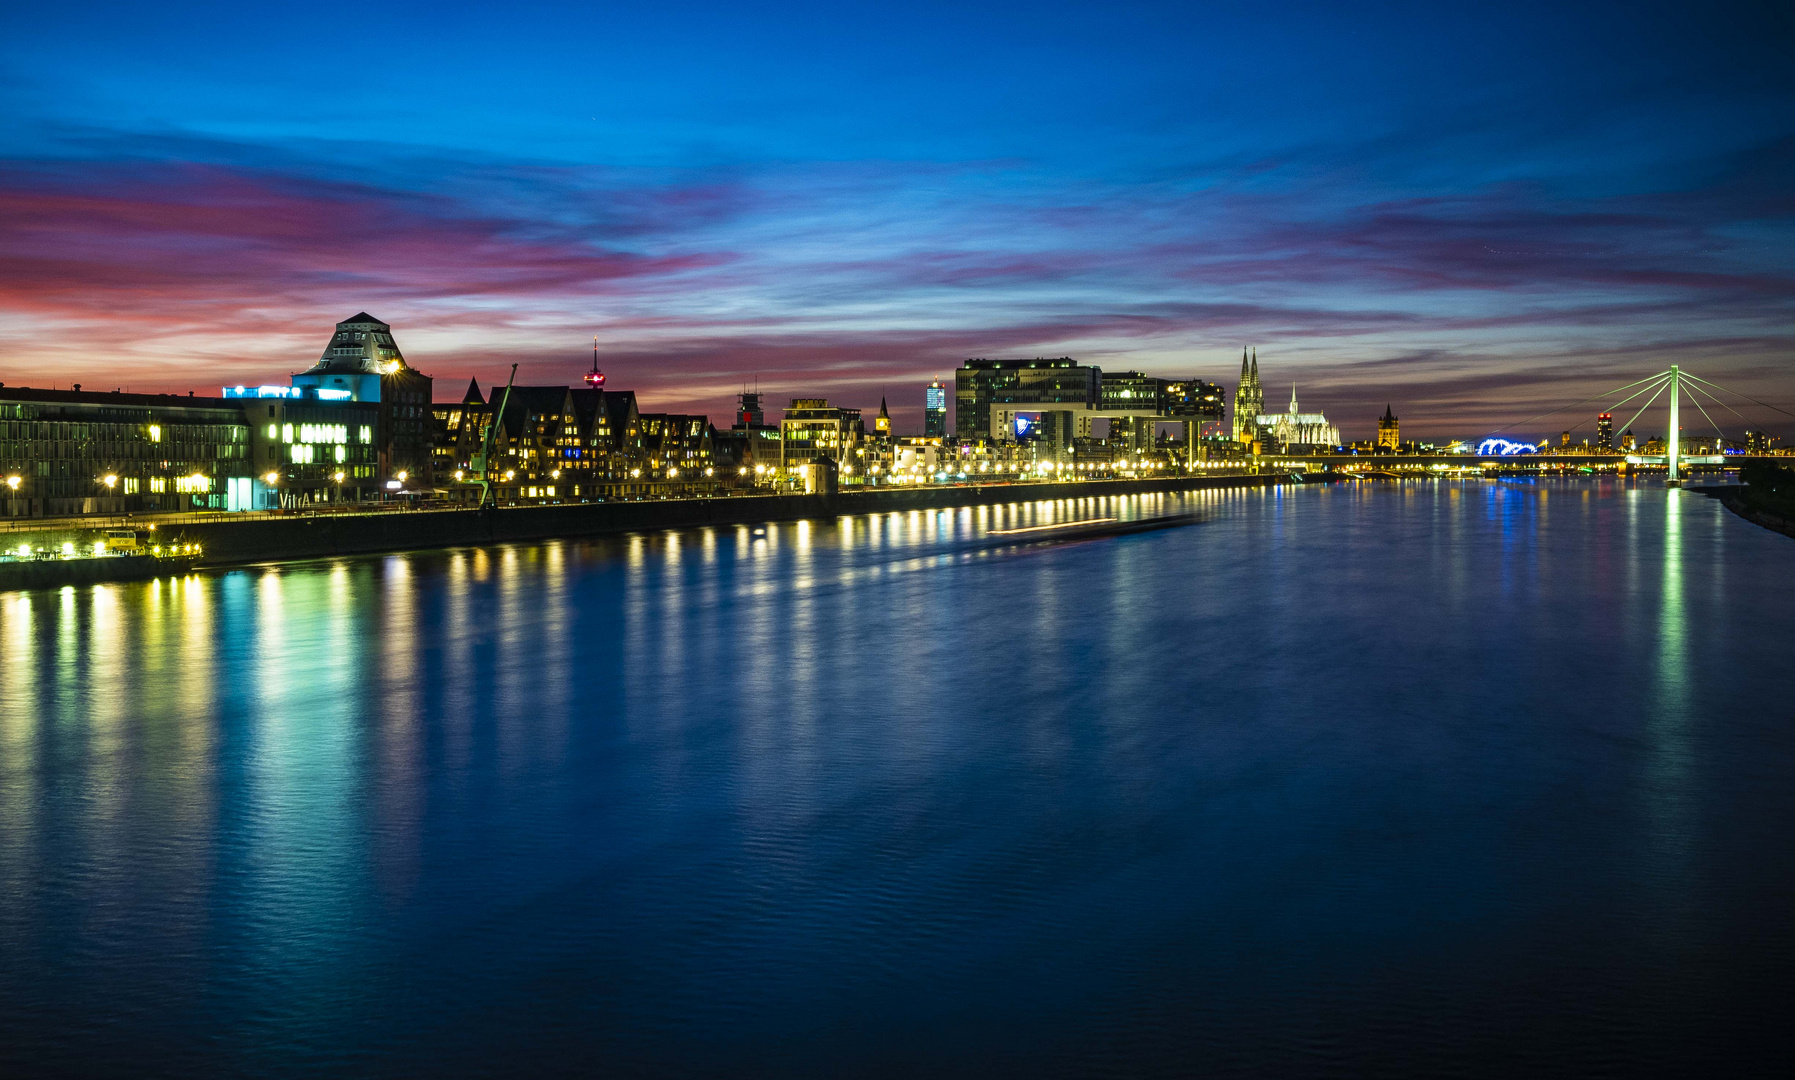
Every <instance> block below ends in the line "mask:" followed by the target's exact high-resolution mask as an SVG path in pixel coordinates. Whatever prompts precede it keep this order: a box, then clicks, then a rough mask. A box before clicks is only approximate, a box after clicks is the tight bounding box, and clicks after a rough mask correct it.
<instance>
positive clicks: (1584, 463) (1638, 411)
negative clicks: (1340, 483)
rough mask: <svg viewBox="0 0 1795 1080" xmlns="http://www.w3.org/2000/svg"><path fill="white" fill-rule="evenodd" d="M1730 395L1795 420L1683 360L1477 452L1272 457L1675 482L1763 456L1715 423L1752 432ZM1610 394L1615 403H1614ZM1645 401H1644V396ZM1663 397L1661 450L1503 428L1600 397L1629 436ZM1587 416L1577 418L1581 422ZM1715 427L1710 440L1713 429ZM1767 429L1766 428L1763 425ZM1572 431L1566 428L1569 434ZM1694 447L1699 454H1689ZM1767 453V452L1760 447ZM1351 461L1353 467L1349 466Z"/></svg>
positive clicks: (1619, 434)
mask: <svg viewBox="0 0 1795 1080" xmlns="http://www.w3.org/2000/svg"><path fill="white" fill-rule="evenodd" d="M1723 394H1724V395H1728V396H1730V397H1733V398H1735V399H1737V400H1739V401H1740V402H1742V403H1747V404H1748V407H1751V406H1755V407H1759V408H1763V409H1768V410H1770V411H1772V412H1775V413H1779V414H1781V415H1783V416H1789V417H1795V413H1792V412H1790V411H1788V410H1786V409H1783V408H1781V407H1779V406H1776V405H1772V404H1770V403H1769V402H1766V401H1760V400H1758V399H1757V398H1754V397H1751V396H1750V395H1748V394H1741V393H1739V392H1738V391H1736V390H1730V389H1728V388H1727V387H1724V386H1721V385H1720V384H1719V383H1716V382H1713V381H1711V380H1709V379H1705V378H1703V377H1701V376H1699V375H1696V374H1695V373H1693V372H1689V371H1684V370H1683V369H1682V367H1681V366H1680V365H1677V364H1672V365H1671V366H1670V367H1668V368H1666V369H1665V370H1663V371H1660V372H1657V373H1655V374H1652V375H1648V376H1646V377H1645V378H1643V379H1638V380H1635V381H1633V382H1630V383H1627V384H1626V385H1624V386H1618V387H1615V388H1614V389H1612V390H1609V391H1605V392H1604V393H1601V394H1598V395H1595V396H1593V397H1587V398H1583V399H1581V400H1578V401H1573V402H1570V403H1568V404H1566V405H1561V406H1559V407H1557V408H1554V409H1549V410H1547V411H1546V412H1543V413H1538V414H1536V415H1534V416H1530V417H1528V418H1527V419H1525V420H1520V421H1517V422H1515V423H1513V424H1507V425H1504V426H1503V427H1499V428H1497V429H1495V430H1494V431H1491V432H1490V433H1489V434H1488V435H1487V436H1486V437H1485V438H1484V439H1482V440H1481V441H1480V442H1479V444H1478V446H1477V448H1476V450H1475V451H1473V452H1471V453H1463V452H1460V453H1438V454H1400V453H1399V454H1385V453H1378V454H1370V455H1367V454H1354V455H1351V456H1350V457H1348V456H1345V455H1339V454H1317V453H1310V454H1300V453H1299V454H1283V455H1268V456H1270V457H1275V458H1285V459H1290V460H1295V459H1299V458H1300V459H1302V460H1306V461H1312V462H1316V463H1318V464H1320V463H1326V464H1328V465H1330V466H1332V467H1335V468H1341V467H1345V468H1349V469H1352V468H1356V469H1358V470H1361V471H1363V470H1371V471H1380V470H1383V469H1386V468H1411V469H1412V468H1460V469H1463V468H1496V469H1500V468H1515V469H1528V470H1550V469H1558V470H1564V471H1568V470H1572V469H1592V468H1617V467H1620V466H1623V465H1624V466H1628V467H1644V468H1651V469H1656V468H1658V467H1663V468H1664V469H1665V472H1666V480H1667V481H1668V482H1669V483H1672V484H1676V483H1681V482H1682V480H1683V479H1684V477H1685V475H1686V474H1687V472H1688V470H1689V469H1690V468H1692V467H1694V468H1707V467H1713V466H1721V465H1736V464H1738V463H1739V462H1740V461H1741V460H1743V459H1749V458H1751V457H1755V456H1760V454H1759V453H1753V452H1752V451H1753V449H1754V448H1753V447H1750V446H1748V445H1747V444H1746V440H1743V439H1739V438H1736V437H1732V436H1729V434H1728V433H1727V431H1726V429H1725V427H1723V426H1722V424H1721V423H1719V422H1718V421H1716V420H1715V418H1714V413H1713V412H1709V409H1708V407H1709V406H1710V405H1711V406H1713V407H1714V412H1718V413H1721V414H1722V415H1725V414H1727V413H1730V414H1731V415H1732V417H1733V418H1734V421H1735V427H1736V428H1738V429H1739V434H1748V433H1749V430H1750V429H1747V428H1745V425H1747V424H1749V423H1750V421H1749V420H1748V419H1747V418H1746V416H1745V414H1743V413H1741V412H1740V411H1739V410H1738V409H1737V408H1734V407H1733V405H1731V404H1729V403H1728V402H1727V401H1726V399H1725V398H1723V397H1722V396H1721V395H1723ZM1610 399H1612V400H1610ZM1641 399H1643V401H1642V400H1641ZM1660 400H1662V401H1664V403H1665V405H1666V407H1667V408H1668V411H1669V416H1668V423H1667V426H1666V434H1665V436H1664V438H1663V439H1662V440H1657V439H1653V440H1650V442H1651V443H1661V445H1662V450H1661V451H1660V450H1658V449H1657V448H1656V447H1653V448H1652V450H1650V451H1643V450H1641V449H1639V448H1637V447H1634V446H1624V447H1615V446H1612V445H1597V446H1587V445H1585V446H1582V447H1572V446H1569V445H1561V446H1559V447H1553V446H1551V445H1549V443H1546V442H1542V443H1540V444H1537V445H1535V444H1532V443H1526V442H1514V441H1510V440H1509V439H1506V438H1503V437H1502V433H1504V432H1512V431H1515V430H1517V429H1521V428H1524V427H1525V426H1526V425H1529V424H1532V423H1534V422H1535V421H1539V420H1543V419H1545V418H1546V417H1549V416H1554V415H1562V414H1565V413H1570V412H1572V411H1573V410H1584V411H1585V412H1586V413H1587V415H1588V416H1591V417H1594V416H1596V415H1597V413H1595V412H1588V406H1590V405H1591V404H1592V403H1595V402H1598V401H1599V402H1605V403H1606V404H1605V405H1603V406H1601V407H1600V408H1599V420H1598V428H1599V430H1600V431H1601V432H1602V437H1603V439H1604V440H1611V439H1614V438H1630V437H1631V433H1632V428H1633V425H1634V424H1635V423H1637V422H1638V421H1639V419H1640V417H1642V416H1643V415H1645V413H1646V411H1647V410H1649V409H1651V408H1652V407H1653V406H1654V405H1656V404H1657V403H1658V402H1659V401H1660ZM1635 403H1637V406H1636V407H1635V408H1634V409H1633V412H1632V414H1631V415H1630V416H1629V417H1628V419H1627V420H1626V422H1624V423H1622V424H1619V425H1615V424H1614V423H1613V416H1614V415H1615V414H1616V413H1617V412H1619V411H1620V410H1623V409H1626V408H1628V407H1630V406H1634V405H1635ZM1684 405H1691V406H1694V410H1695V412H1696V413H1699V414H1700V416H1701V418H1702V420H1703V421H1705V425H1704V426H1702V427H1700V428H1698V429H1697V430H1696V431H1695V432H1693V433H1691V432H1685V431H1684V429H1683V418H1684V411H1683V407H1684ZM1584 422H1587V421H1586V420H1582V421H1579V423H1578V424H1576V425H1573V426H1574V427H1575V426H1581V425H1582V423H1584ZM1710 430H1711V431H1712V433H1713V434H1712V437H1711V438H1710V437H1709V436H1708V434H1707V432H1708V431H1710ZM1760 430H1761V429H1760ZM1568 435H1569V433H1568V432H1566V437H1567V438H1568ZM1691 447H1694V448H1696V449H1697V451H1698V452H1696V453H1690V452H1689V450H1690V449H1691ZM1760 453H1761V452H1760ZM1349 462H1350V464H1348V463H1349Z"/></svg>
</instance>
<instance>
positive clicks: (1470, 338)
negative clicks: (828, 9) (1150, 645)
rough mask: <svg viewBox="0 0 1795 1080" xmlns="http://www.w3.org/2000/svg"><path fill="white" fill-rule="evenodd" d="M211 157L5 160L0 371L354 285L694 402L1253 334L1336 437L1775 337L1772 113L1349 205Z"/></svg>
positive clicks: (1225, 193)
mask: <svg viewBox="0 0 1795 1080" xmlns="http://www.w3.org/2000/svg"><path fill="white" fill-rule="evenodd" d="M129 142H131V141H130V140H123V141H122V142H121V146H122V145H124V143H129ZM133 145H134V144H133ZM92 146H93V141H92V140H89V148H90V149H91V148H92ZM188 149H189V151H190V152H191V153H190V156H192V157H194V158H199V157H204V156H207V154H202V153H199V152H198V151H197V150H196V149H194V148H191V147H190V148H188ZM208 153H209V154H210V157H211V158H212V160H204V161H201V160H145V159H143V158H140V157H133V156H129V155H127V154H125V153H124V152H122V150H120V151H118V152H115V153H113V154H112V155H110V156H108V155H105V154H90V155H89V156H88V157H86V158H83V159H80V160H73V159H68V158H53V157H37V158H19V157H15V158H13V159H12V160H8V161H4V162H0V346H3V347H4V350H5V352H4V359H3V361H0V371H3V372H4V375H0V377H3V378H5V379H6V381H11V382H28V381H31V380H33V379H38V380H46V381H47V380H48V379H55V378H62V379H65V380H66V381H76V380H77V379H79V378H81V377H82V376H83V375H85V377H86V379H87V381H89V382H91V383H95V384H98V383H100V382H106V381H116V380H114V379H112V378H111V377H109V376H108V375H107V374H106V372H107V371H108V370H110V369H111V368H112V366H113V363H114V361H115V360H116V361H117V362H118V363H120V364H122V365H124V366H125V367H126V369H127V370H129V371H130V372H132V376H131V377H132V378H133V379H134V381H135V382H136V383H137V384H139V385H143V386H145V387H146V388H147V387H148V386H152V385H154V386H160V387H164V388H169V389H182V388H186V387H189V386H192V385H194V384H196V383H202V382H217V381H222V380H231V381H237V380H242V381H248V380H252V379H265V378H270V377H275V376H277V375H278V374H280V373H282V372H285V371H290V370H294V369H296V368H298V367H301V366H304V365H305V364H307V363H309V362H310V361H311V359H313V358H315V355H316V351H317V349H318V348H319V347H320V346H321V345H322V342H323V340H324V338H325V337H326V336H327V334H328V331H329V324H330V323H331V322H334V321H335V320H336V319H338V318H342V317H344V316H345V315H347V314H349V313H350V312H352V311H354V310H356V309H359V308H368V309H370V310H374V311H375V313H376V314H378V315H380V316H381V317H382V318H385V319H388V320H389V321H391V322H393V323H394V324H395V326H396V329H397V331H398V333H399V334H400V337H401V343H402V345H403V346H404V347H405V348H406V350H407V354H408V356H410V357H411V358H412V359H413V361H414V362H415V363H417V364H418V366H420V367H422V368H423V369H425V370H426V371H429V372H431V373H432V374H435V375H437V376H439V377H440V378H442V379H443V383H442V386H443V390H444V392H445V393H449V392H454V393H458V392H459V388H460V380H462V379H464V378H466V377H468V376H470V375H474V374H480V375H483V376H486V377H488V378H490V377H491V375H492V373H493V372H494V371H497V370H502V369H503V365H504V364H505V363H506V362H508V361H510V360H514V359H515V360H520V361H521V362H522V363H523V364H524V365H525V367H524V370H525V371H526V372H537V373H539V374H536V375H532V376H531V377H532V378H541V379H544V380H548V379H557V380H562V379H564V380H571V379H573V378H575V377H577V373H578V370H579V367H580V364H581V361H582V353H581V351H580V349H579V342H580V341H582V340H585V339H587V338H588V336H589V335H591V334H594V333H596V334H599V335H600V336H601V338H602V339H603V344H604V354H605V357H604V361H605V363H607V364H608V365H610V366H611V367H612V368H613V369H614V370H615V371H616V372H617V375H618V376H622V378H621V379H618V378H616V377H614V381H616V382H618V384H620V385H630V386H634V387H636V388H638V389H639V390H641V391H642V392H643V393H644V395H645V397H646V398H647V399H649V400H650V401H651V402H652V403H653V404H655V405H656V406H657V407H658V406H665V407H667V408H670V409H681V410H695V411H706V412H709V413H712V414H713V415H716V416H718V417H719V418H721V416H723V415H726V414H727V413H728V412H729V401H728V396H729V395H730V394H732V393H733V392H734V390H735V389H736V388H737V387H739V385H740V384H741V383H742V382H743V381H745V380H747V379H750V378H753V377H754V376H756V375H757V374H758V376H759V377H760V381H761V385H762V386H763V388H765V389H769V390H771V391H772V392H774V393H776V394H787V393H789V394H791V395H794V396H796V395H799V394H811V393H828V394H831V395H833V396H838V397H841V398H843V399H844V400H847V401H849V402H850V403H855V404H861V405H865V406H867V407H873V406H876V404H877V397H878V395H879V393H880V392H881V391H882V390H883V391H885V392H888V393H889V394H891V395H892V397H893V402H892V403H893V407H894V409H895V410H897V411H898V412H899V415H900V416H910V415H912V414H913V413H914V414H915V415H916V416H918V417H919V415H920V413H919V412H918V411H917V410H918V407H919V404H920V403H919V399H920V388H921V385H922V383H924V382H926V381H927V379H928V378H930V377H933V376H945V375H947V374H948V373H949V372H950V371H951V369H952V368H953V367H954V366H956V365H957V364H958V362H959V361H960V360H961V359H963V358H964V357H966V356H973V355H1003V354H1017V353H1020V354H1027V355H1034V354H1053V355H1059V354H1068V353H1069V354H1073V355H1078V356H1082V357H1086V358H1089V359H1091V360H1092V361H1093V362H1097V363H1101V364H1103V365H1104V366H1106V367H1130V368H1141V369H1145V370H1149V371H1156V372H1160V373H1165V374H1180V375H1183V374H1197V375H1200V376H1203V377H1208V378H1214V379H1223V378H1231V374H1232V373H1231V371H1230V369H1229V366H1228V365H1229V364H1230V358H1231V357H1233V356H1235V355H1237V353H1236V350H1237V349H1238V344H1239V343H1241V342H1247V341H1251V342H1255V343H1257V344H1259V345H1260V346H1261V349H1262V358H1264V359H1265V360H1266V361H1267V365H1266V366H1267V369H1268V378H1271V379H1272V380H1273V383H1274V385H1280V384H1282V383H1283V382H1285V381H1286V380H1287V379H1294V380H1299V381H1300V382H1302V383H1303V385H1304V396H1305V400H1308V401H1314V402H1315V403H1316V404H1317V405H1327V407H1329V409H1330V412H1339V413H1341V418H1342V419H1343V420H1345V421H1346V425H1345V426H1346V427H1347V429H1348V431H1349V432H1350V431H1353V430H1356V429H1358V428H1364V427H1366V426H1367V425H1368V424H1369V420H1368V419H1367V420H1365V421H1364V422H1363V423H1360V422H1358V420H1357V418H1356V417H1355V416H1352V415H1348V414H1356V413H1359V412H1363V411H1365V410H1368V409H1370V408H1372V405H1373V403H1376V406H1377V408H1380V409H1381V404H1382V402H1383V401H1384V400H1385V399H1387V398H1394V399H1402V398H1404V397H1405V395H1406V396H1407V398H1408V399H1409V400H1412V401H1414V402H1415V403H1416V404H1417V405H1418V406H1420V407H1422V408H1424V409H1425V410H1426V417H1425V419H1424V418H1422V417H1417V419H1416V421H1415V429H1418V430H1422V431H1430V428H1431V427H1434V426H1437V427H1438V428H1440V429H1446V428H1448V427H1452V426H1459V425H1473V426H1475V425H1477V424H1483V423H1492V424H1493V422H1494V421H1496V420H1497V419H1499V418H1500V415H1501V414H1502V413H1503V412H1504V411H1505V410H1510V409H1511V407H1514V408H1523V407H1525V406H1526V405H1528V404H1530V403H1531V402H1532V401H1533V400H1534V398H1535V397H1536V394H1537V392H1539V388H1542V387H1549V386H1550V387H1555V386H1556V384H1558V383H1561V382H1563V383H1570V384H1577V385H1581V384H1582V383H1583V382H1587V381H1590V380H1596V381H1599V380H1600V379H1602V378H1606V377H1608V376H1609V375H1611V374H1613V373H1615V372H1618V371H1621V370H1623V369H1625V370H1630V368H1629V367H1628V365H1642V366H1648V367H1649V366H1651V365H1655V364H1661V363H1663V362H1668V360H1669V359H1674V358H1679V357H1680V358H1686V359H1693V360H1697V361H1707V362H1710V363H1713V364H1718V365H1719V366H1720V369H1721V370H1723V371H1724V370H1733V369H1736V370H1737V371H1738V373H1739V376H1740V377H1741V378H1743V379H1745V380H1747V382H1749V383H1750V384H1751V385H1752V386H1754V387H1756V389H1758V390H1763V391H1766V392H1771V391H1769V388H1767V387H1766V386H1765V385H1763V377H1764V373H1765V372H1766V371H1770V370H1772V369H1773V365H1772V364H1770V363H1769V362H1768V361H1769V360H1770V359H1771V358H1774V357H1777V356H1785V357H1786V356H1787V355H1788V354H1789V352H1790V350H1791V346H1795V332H1792V331H1791V330H1790V329H1789V328H1790V326H1791V325H1792V323H1791V319H1790V316H1791V315H1795V270H1792V267H1791V264H1790V260H1789V258H1788V257H1787V256H1786V254H1785V253H1784V252H1783V249H1782V248H1781V247H1780V246H1779V244H1778V243H1777V240H1778V238H1779V237H1781V236H1784V235H1786V232H1787V230H1788V228H1789V225H1790V223H1791V217H1792V216H1795V200H1791V198H1790V197H1789V196H1788V195H1787V191H1788V190H1790V188H1791V187H1795V183H1791V182H1792V181H1795V164H1792V163H1795V150H1792V149H1791V144H1790V142H1788V141H1786V140H1785V141H1779V142H1776V143H1773V144H1770V145H1766V146H1763V147H1761V148H1759V149H1758V150H1757V151H1755V152H1753V153H1751V154H1748V155H1742V156H1740V157H1738V158H1737V159H1734V160H1731V161H1729V162H1727V163H1726V168H1724V169H1721V170H1718V171H1717V172H1716V174H1715V175H1714V176H1713V177H1712V178H1711V179H1710V180H1709V181H1708V182H1706V183H1704V184H1701V185H1699V186H1694V187H1689V188H1687V189H1685V190H1666V191H1646V192H1629V193H1622V194H1615V195H1587V196H1581V197H1573V196H1570V195H1567V194H1564V193H1562V192H1552V191H1548V190H1546V189H1545V188H1544V187H1542V186H1541V185H1538V184H1529V183H1520V182H1500V183H1492V184H1488V185H1485V186H1482V187H1476V188H1473V189H1470V190H1467V191H1463V192H1460V193H1456V194H1452V195H1449V196H1440V195H1436V196H1428V197H1412V196H1410V197H1399V198H1389V197H1383V198H1374V197H1367V198H1364V199H1362V200H1358V199H1353V198H1349V197H1345V196H1343V195H1342V194H1341V193H1339V192H1334V191H1329V192H1318V191H1317V190H1316V187H1315V185H1314V184H1313V183H1301V182H1293V183H1288V184H1285V185H1283V186H1273V187H1271V188H1269V189H1268V188H1267V187H1266V186H1265V181H1264V178H1263V170H1261V169H1259V168H1258V167H1256V166H1252V165H1244V166H1240V167H1238V168H1236V169H1235V170H1234V171H1233V172H1231V173H1225V174H1222V175H1219V176H1218V175H1211V176H1209V177H1207V179H1206V182H1205V183H1204V184H1202V185H1194V186H1192V185H1186V186H1180V185H1177V184H1172V183H1159V184H1153V185H1148V186H1144V187H1129V186H1121V187H1118V186H1116V185H1113V184H1095V183H1092V184H1086V185H1084V186H1083V187H1082V188H1080V187H1079V186H1078V185H1067V184H1065V183H1063V182H1057V183H1055V184H1053V185H1048V186H1039V187H1031V183H1030V181H1029V180H1028V178H1027V177H1026V176H1013V175H1006V170H1008V169H1010V168H1011V167H1010V166H1004V165H993V164H991V163H973V164H967V165H961V166H951V165H943V164H939V163H923V164H918V165H916V166H911V167H907V166H903V165H901V164H897V163H883V164H880V165H878V166H877V167H875V166H874V165H872V164H869V163H841V164H814V165H810V166H779V167H771V166H768V167H764V168H760V169H750V168H745V167H744V168H735V169H731V170H727V171H719V170H707V169H689V170H667V169H663V170H656V171H652V172H650V171H645V170H635V171H630V170H618V169H597V168H573V167H564V166H555V167H550V166H545V165H541V164H534V163H505V162H495V161H492V160H487V159H464V160H458V159H454V158H453V157H449V156H444V157H441V158H439V159H438V160H436V161H434V162H433V163H431V164H429V165H428V166H423V165H419V164H418V162H417V161H415V160H414V161H411V162H409V163H398V164H392V165H391V167H390V168H388V169H386V170H385V171H384V173H383V172H382V170H379V169H373V170H370V169H362V170H360V171H359V172H358V171H356V170H346V169H344V168H343V167H342V166H341V165H340V163H334V162H331V161H324V160H317V161H311V162H309V163H308V162H307V160H306V159H305V158H304V156H303V154H301V153H299V152H297V151H296V150H294V149H293V148H291V147H288V148H286V149H284V150H283V151H282V152H281V153H279V154H272V153H268V152H265V151H263V150H259V149H258V148H257V147H253V146H241V147H231V146H228V145H225V146H220V145H217V144H212V146H211V150H210V151H209V152H208ZM1288 167H1289V166H1288V163H1286V165H1285V168H1286V169H1288ZM351 174H353V175H351ZM377 177H378V178H377ZM1373 194H1375V193H1373ZM1074 196H1076V197H1074ZM96 357H107V358H108V359H107V360H105V361H102V362H96V360H95V358H96ZM1728 365H1731V367H1730V368H1729V367H1728ZM96 367H97V368H99V370H97V371H96V370H93V369H94V368H96ZM1378 380H1383V382H1382V383H1381V384H1380V383H1379V381H1378ZM1529 383H1530V384H1531V386H1532V387H1533V389H1525V388H1521V387H1523V386H1524V385H1525V384H1529ZM1411 387H1415V388H1420V389H1417V390H1415V391H1414V392H1411V390H1410V388H1411ZM1573 388H1574V387H1573ZM1553 392H1556V391H1555V390H1554V391H1553ZM1330 402H1331V403H1332V404H1330ZM1400 411H1402V410H1401V409H1399V412H1400ZM1410 411H1411V412H1413V410H1412V409H1411V410H1410ZM1366 415H1367V416H1369V415H1370V413H1366ZM1441 433H1444V431H1443V430H1442V432H1441Z"/></svg>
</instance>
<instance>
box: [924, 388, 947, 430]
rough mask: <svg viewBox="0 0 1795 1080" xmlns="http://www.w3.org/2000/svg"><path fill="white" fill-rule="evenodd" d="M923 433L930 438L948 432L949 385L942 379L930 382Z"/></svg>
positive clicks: (925, 403)
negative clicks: (944, 383)
mask: <svg viewBox="0 0 1795 1080" xmlns="http://www.w3.org/2000/svg"><path fill="white" fill-rule="evenodd" d="M922 433H923V434H924V435H925V436H928V437H930V438H940V437H942V436H945V435H946V434H947V387H946V386H944V385H942V382H941V380H940V379H936V380H935V381H934V382H931V383H930V384H929V389H928V396H927V397H926V398H925V400H924V408H923V424H922Z"/></svg>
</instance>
